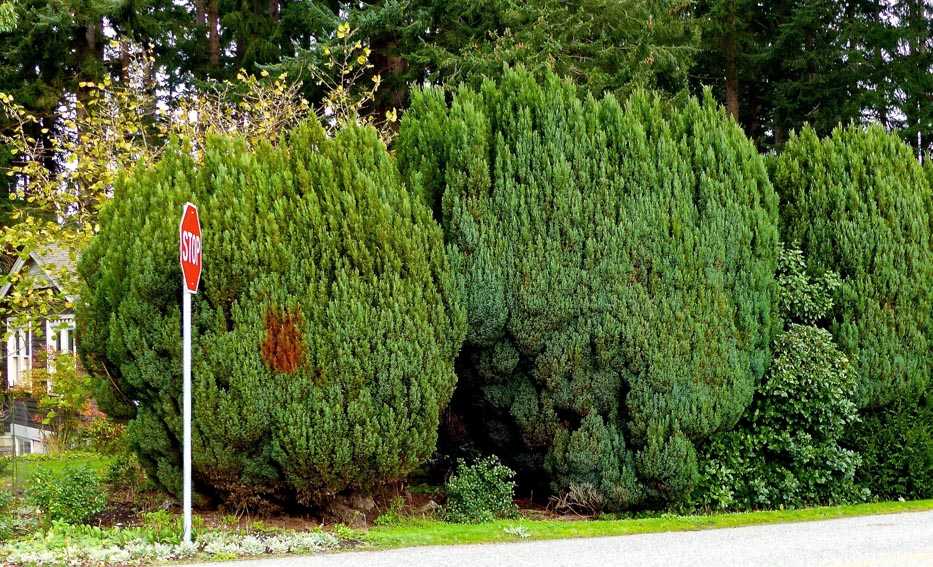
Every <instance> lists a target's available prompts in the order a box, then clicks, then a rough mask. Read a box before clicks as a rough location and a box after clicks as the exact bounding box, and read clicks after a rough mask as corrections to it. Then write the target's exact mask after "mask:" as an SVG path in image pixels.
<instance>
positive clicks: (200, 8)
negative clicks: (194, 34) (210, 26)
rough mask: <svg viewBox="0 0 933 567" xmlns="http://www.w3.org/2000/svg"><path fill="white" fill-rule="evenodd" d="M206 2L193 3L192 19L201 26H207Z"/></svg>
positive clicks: (199, 0)
mask: <svg viewBox="0 0 933 567" xmlns="http://www.w3.org/2000/svg"><path fill="white" fill-rule="evenodd" d="M205 2H206V0H195V3H194V19H195V23H197V24H198V25H201V26H205V27H206V26H207V7H206V6H205Z"/></svg>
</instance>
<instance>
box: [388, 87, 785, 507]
mask: <svg viewBox="0 0 933 567" xmlns="http://www.w3.org/2000/svg"><path fill="white" fill-rule="evenodd" d="M397 148H398V155H399V163H400V166H401V168H402V170H403V172H405V173H406V174H407V175H410V176H411V177H412V178H414V179H417V180H420V182H421V183H423V185H424V187H425V194H424V198H425V200H426V201H427V202H429V203H431V204H432V205H433V206H434V207H435V210H436V211H437V212H438V214H439V216H440V217H441V218H442V222H443V226H444V229H445V232H446V235H447V241H448V255H449V257H450V261H451V265H452V268H453V269H454V270H455V272H456V273H457V275H458V277H459V282H460V285H461V286H462V288H463V297H464V301H465V305H466V312H467V318H468V323H469V328H468V331H467V343H466V346H465V347H464V351H463V353H462V354H461V357H460V361H459V367H460V369H461V370H462V371H461V373H460V376H461V384H460V387H459V388H458V398H459V401H458V404H459V408H458V409H459V411H461V412H463V414H464V417H465V419H467V420H468V422H472V424H473V432H474V435H478V436H480V437H481V439H482V438H483V437H485V441H486V442H488V443H489V444H490V445H491V447H492V448H493V449H494V450H496V451H497V452H498V454H499V455H500V456H501V457H503V458H504V459H507V460H508V461H509V463H510V464H511V465H514V466H515V467H517V468H518V469H520V472H521V473H524V475H525V479H526V480H527V479H528V478H529V477H530V476H531V475H532V474H533V473H534V474H541V476H543V477H545V478H548V480H550V481H551V483H552V484H551V488H552V490H553V491H554V492H559V491H562V490H565V489H567V488H569V487H570V486H571V485H572V484H574V485H588V486H589V487H590V488H594V489H596V490H598V491H601V492H602V496H603V498H604V500H605V502H606V505H607V506H608V507H610V508H614V509H621V508H630V507H635V506H639V505H642V504H644V503H646V502H649V501H652V502H658V501H660V502H676V501H679V500H680V499H681V498H682V497H683V496H684V495H685V494H686V493H687V492H688V491H689V490H690V488H691V486H692V483H693V480H694V478H695V475H696V472H697V463H696V453H695V450H694V443H695V442H697V441H699V440H702V439H704V438H706V437H708V436H709V435H710V434H712V433H713V432H714V431H717V430H719V429H724V428H729V427H731V426H732V425H734V424H735V422H736V421H737V420H738V418H739V416H740V415H741V414H742V412H743V411H744V409H745V407H746V406H747V405H748V403H749V402H750V401H751V396H752V391H753V388H754V385H755V383H756V382H757V381H758V380H759V379H760V378H761V376H762V374H763V373H764V370H765V367H766V365H767V361H768V358H769V355H768V345H769V343H770V340H771V333H772V326H773V323H772V317H771V312H772V303H773V300H774V281H773V272H774V266H775V262H776V256H777V228H776V222H777V219H776V216H777V199H776V196H775V194H774V192H773V190H772V188H771V185H770V182H769V181H768V178H767V173H766V170H765V166H764V163H763V161H762V159H761V158H760V157H759V156H758V154H757V153H756V152H755V149H754V147H753V146H752V145H751V144H750V143H749V142H748V140H747V139H746V138H745V137H744V135H742V133H741V131H740V130H739V128H738V127H737V126H736V125H735V124H734V123H733V122H732V121H731V120H730V119H729V118H728V117H727V116H726V114H725V112H724V111H723V110H722V109H720V108H718V107H717V106H716V105H715V103H713V102H712V100H711V99H710V97H707V98H706V99H705V100H704V101H703V102H700V101H697V100H694V99H691V100H689V101H688V102H687V103H686V104H685V105H683V106H672V105H667V104H665V103H663V102H662V101H661V100H660V99H659V98H658V97H657V96H655V95H650V94H646V93H644V92H639V93H637V94H635V95H633V96H632V97H631V98H630V99H629V100H628V101H627V102H626V103H625V104H624V105H623V104H620V103H619V102H618V101H617V100H616V99H615V98H614V97H611V96H607V97H605V98H602V99H599V100H597V99H595V98H593V97H591V96H584V95H582V94H581V93H580V92H579V91H578V89H577V88H575V87H574V86H572V85H571V84H570V83H568V82H564V81H561V80H560V79H558V78H557V77H556V76H555V75H553V74H549V75H547V76H546V78H545V79H544V80H539V79H538V78H536V77H535V75H533V74H531V73H529V72H526V71H523V70H518V71H508V72H506V73H505V75H504V77H503V78H502V80H501V81H500V82H499V83H498V84H496V83H493V82H491V81H487V82H484V83H483V85H482V88H481V89H480V90H478V91H476V90H471V89H468V88H465V87H464V88H461V89H460V90H458V91H457V93H456V94H455V96H454V97H453V101H452V102H451V103H450V104H449V105H448V104H447V103H446V102H445V98H444V93H443V92H442V91H440V90H435V89H426V90H422V91H418V92H417V93H416V94H415V96H414V99H413V105H412V108H411V109H410V110H409V112H408V113H407V114H406V116H405V118H404V119H403V121H402V125H401V130H400V132H399V137H398V140H397ZM545 472H546V473H547V474H546V475H545V474H543V473H545Z"/></svg>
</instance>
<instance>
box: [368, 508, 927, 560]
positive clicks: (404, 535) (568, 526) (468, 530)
mask: <svg viewBox="0 0 933 567" xmlns="http://www.w3.org/2000/svg"><path fill="white" fill-rule="evenodd" d="M927 510H933V499H931V500H914V501H907V502H873V503H868V504H854V505H848V506H827V507H821V508H803V509H799V510H770V511H762V512H744V513H729V514H711V515H697V516H675V515H663V516H658V517H655V518H638V519H625V520H579V521H574V520H528V519H523V518H519V519H515V520H497V521H495V522H489V523H484V524H448V523H445V522H442V521H439V520H408V521H403V522H402V523H400V524H398V525H394V526H380V527H374V528H372V529H370V530H369V531H368V532H367V533H366V534H365V536H364V537H363V539H364V542H365V543H366V544H367V546H369V547H373V548H376V549H392V548H399V547H418V546H425V545H456V544H475V543H504V542H515V541H520V540H523V539H524V540H526V541H527V540H546V539H564V538H581V537H605V536H620V535H632V534H645V533H657V532H677V531H693V530H709V529H717V528H735V527H741V526H755V525H761V524H777V523H787V522H811V521H816V520H831V519H835V518H847V517H851V516H870V515H876V514H894V513H898V512H921V511H927ZM509 528H521V530H520V531H521V532H523V533H524V534H526V536H527V537H525V538H522V537H520V536H518V535H516V534H515V531H514V530H510V531H512V533H508V532H506V529H509Z"/></svg>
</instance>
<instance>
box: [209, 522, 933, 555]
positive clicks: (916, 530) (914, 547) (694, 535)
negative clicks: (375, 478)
mask: <svg viewBox="0 0 933 567" xmlns="http://www.w3.org/2000/svg"><path fill="white" fill-rule="evenodd" d="M216 565H218V566H222V567H240V566H243V567H272V566H276V567H278V566H281V567H364V566H365V567H448V566H449V567H461V566H463V567H513V566H514V567H612V566H615V565H619V566H624V567H648V566H651V567H654V566H658V567H662V566H663V567H679V566H694V565H697V566H710V567H728V566H741V567H745V566H756V567H757V566H781V567H784V566H793V567H797V566H800V567H816V566H826V567H882V566H884V567H887V566H891V567H895V566H896V567H902V566H905V567H906V566H910V567H913V566H931V567H933V512H917V513H908V514H891V515H885V516H865V517H859V518H846V519H842V520H829V521H821V522H806V523H798V524H775V525H769V526H751V527H745V528H730V529H720V530H709V531H700V532H679V533H660V534H645V535H632V536H621V537H605V538H592V539H570V540H566V539H565V540H555V541H535V542H521V543H505V544H489V545H461V546H445V547H421V548H411V549H396V550H392V551H382V552H352V553H337V554H330V555H315V556H308V557H290V558H276V559H261V560H253V561H239V562H233V563H230V562H226V563H218V564H216ZM200 567H204V566H203V564H202V565H201V566H200Z"/></svg>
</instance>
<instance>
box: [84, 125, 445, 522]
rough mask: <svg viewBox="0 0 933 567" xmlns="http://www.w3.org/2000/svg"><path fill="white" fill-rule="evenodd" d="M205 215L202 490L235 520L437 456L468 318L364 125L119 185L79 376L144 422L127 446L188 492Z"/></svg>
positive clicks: (169, 484)
mask: <svg viewBox="0 0 933 567" xmlns="http://www.w3.org/2000/svg"><path fill="white" fill-rule="evenodd" d="M186 200H191V201H193V202H195V203H197V204H198V205H199V208H200V213H201V221H202V227H203V233H204V236H203V238H204V239H203V249H204V264H205V268H204V273H203V275H202V283H201V286H202V287H201V291H200V292H199V293H198V294H197V295H196V296H195V297H194V300H193V306H192V309H193V311H192V317H193V329H194V339H193V347H192V348H193V360H194V366H193V372H192V375H193V400H194V420H193V424H194V427H193V435H194V437H193V448H194V451H193V453H194V480H195V483H196V488H197V490H198V491H199V492H200V493H201V494H202V495H204V496H208V497H216V498H218V499H220V500H222V501H225V502H228V503H230V504H232V505H236V506H247V507H254V506H261V505H264V504H265V503H268V502H270V501H273V502H280V503H281V502H293V501H298V502H301V503H306V504H318V503H322V502H325V501H327V500H328V499H329V498H331V497H333V496H334V495H335V494H338V493H341V492H343V491H347V490H366V489H370V488H372V487H374V486H375V485H378V484H380V483H383V482H385V481H389V480H393V479H399V478H403V477H404V476H405V475H407V474H408V473H409V472H410V471H411V470H412V469H413V468H414V467H415V466H417V465H419V464H420V463H421V462H423V461H424V460H425V459H426V458H427V457H428V456H430V454H431V453H432V451H433V450H434V445H435V439H436V435H437V426H438V421H439V413H440V411H441V409H442V408H443V407H444V406H445V405H446V403H447V401H448V400H449V398H450V396H451V393H452V390H453V385H454V382H455V375H454V372H453V361H454V357H455V355H456V353H457V351H458V350H459V347H460V343H461V340H462V336H463V314H462V311H461V308H460V307H459V303H458V298H457V296H456V294H455V291H456V289H455V288H453V287H452V285H451V283H450V278H449V275H448V270H447V260H446V258H445V256H444V253H443V246H442V235H441V231H440V229H439V228H438V227H437V225H436V224H435V223H434V221H433V220H432V219H431V216H430V212H429V211H428V210H427V209H426V208H425V207H423V206H422V205H421V204H420V203H418V201H417V200H415V199H413V198H412V197H411V196H410V195H409V192H408V190H407V189H406V187H405V186H404V184H403V183H402V180H401V178H400V175H399V173H398V170H397V169H396V166H395V163H394V161H393V160H392V159H391V158H390V156H389V155H388V153H387V151H386V149H385V146H384V145H383V144H382V142H380V141H379V139H378V137H377V135H376V133H375V131H373V130H372V129H370V128H358V127H350V128H348V129H344V130H342V131H340V132H339V133H338V134H337V135H336V136H335V137H334V138H328V137H326V136H325V134H324V131H323V129H322V128H321V127H320V125H319V124H317V123H316V122H311V123H306V124H303V125H301V126H299V127H297V128H296V129H295V130H293V131H292V133H291V134H290V135H289V136H288V138H287V139H283V140H282V141H281V143H280V144H279V145H277V146H275V147H273V146H271V145H269V144H268V143H266V142H260V143H258V144H257V145H256V147H255V148H252V149H250V148H249V147H248V146H247V144H246V143H245V141H244V140H242V139H237V138H224V137H215V138H213V139H211V140H210V141H209V142H208V143H207V145H206V147H205V148H204V150H203V156H202V161H200V162H195V161H194V159H193V158H192V157H191V152H190V151H188V150H187V149H186V147H185V146H184V145H182V144H175V145H173V146H171V147H170V148H169V149H168V150H167V151H166V153H165V156H164V157H163V158H162V159H161V160H160V161H159V162H158V163H157V164H154V165H151V166H141V167H139V168H137V169H136V170H135V171H133V172H132V174H130V175H128V176H127V177H126V178H125V179H123V180H122V181H121V182H119V183H117V187H116V194H115V196H114V199H113V202H112V203H111V204H110V206H109V207H108V208H107V209H106V210H105V212H104V214H103V218H102V221H101V232H100V234H99V235H98V236H97V237H96V238H95V239H94V241H93V242H92V244H91V245H90V247H89V248H88V250H87V251H86V252H85V254H84V255H83V256H82V258H81V262H80V272H81V275H82V276H83V277H84V279H85V281H86V282H87V291H86V293H85V294H84V295H83V296H82V298H83V300H84V301H83V303H82V305H81V307H80V309H79V312H78V321H79V330H80V332H81V339H80V341H79V346H80V348H81V352H82V356H83V360H84V361H85V364H86V366H87V367H88V368H89V369H91V370H92V371H94V372H95V374H96V375H97V376H98V377H99V378H100V379H101V380H102V381H103V382H104V383H105V384H107V385H109V386H110V387H111V388H112V391H113V393H114V399H122V400H124V401H125V402H126V405H128V406H129V407H131V408H132V409H133V411H134V417H133V419H132V421H131V422H130V425H129V428H128V431H129V435H130V440H131V445H132V447H133V448H134V450H135V451H136V452H137V454H138V455H139V457H140V461H141V462H142V463H143V464H144V466H145V467H146V468H147V470H148V472H149V473H150V475H151V478H152V479H153V480H155V481H156V482H157V483H159V484H160V485H161V486H163V487H165V488H167V489H169V490H171V491H177V490H178V489H179V488H180V451H179V449H180V446H181V428H182V424H181V416H180V393H181V375H180V374H181V373H180V369H181V350H180V341H179V328H180V327H179V325H180V312H179V302H180V276H181V274H180V269H179V267H178V259H177V254H178V249H177V226H178V224H177V223H178V214H179V210H180V208H179V207H180V205H181V204H182V203H183V202H184V201H186Z"/></svg>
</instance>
